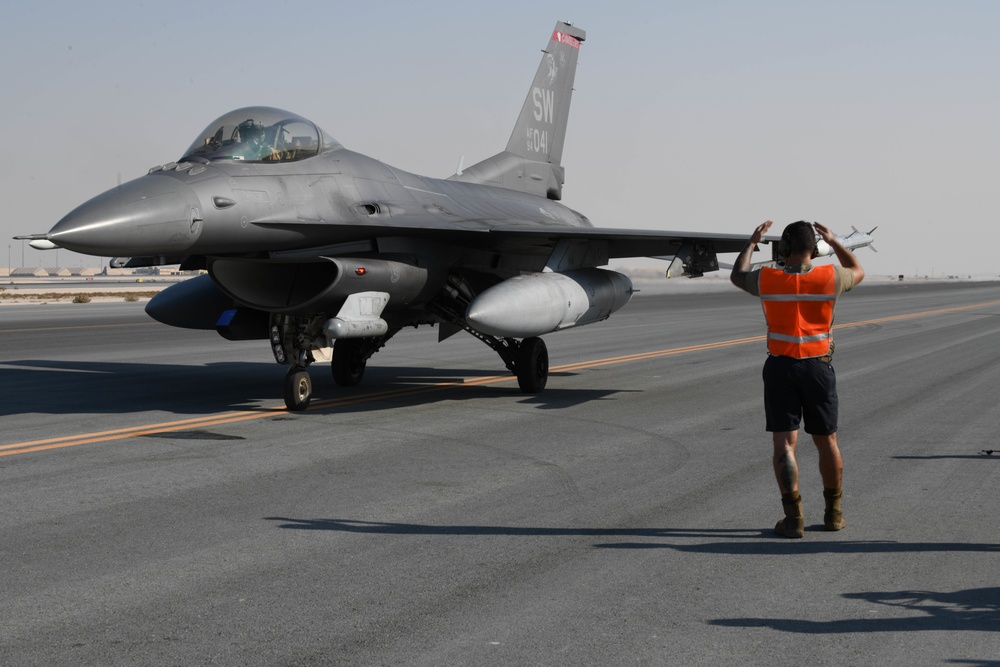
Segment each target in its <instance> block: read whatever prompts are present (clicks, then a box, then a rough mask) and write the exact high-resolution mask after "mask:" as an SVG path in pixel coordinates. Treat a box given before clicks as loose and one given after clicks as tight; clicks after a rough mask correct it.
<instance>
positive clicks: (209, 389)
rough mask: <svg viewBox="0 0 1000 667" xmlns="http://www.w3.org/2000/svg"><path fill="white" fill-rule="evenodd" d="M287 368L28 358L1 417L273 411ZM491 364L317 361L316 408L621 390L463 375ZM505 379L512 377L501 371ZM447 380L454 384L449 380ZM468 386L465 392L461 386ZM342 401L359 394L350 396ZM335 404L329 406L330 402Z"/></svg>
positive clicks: (2, 399) (542, 400)
mask: <svg viewBox="0 0 1000 667" xmlns="http://www.w3.org/2000/svg"><path fill="white" fill-rule="evenodd" d="M285 372H286V370H285V367H283V366H278V365H277V364H273V363H255V362H219V363H213V364H206V365H198V366H191V365H181V364H152V363H150V364H137V363H114V362H83V361H51V360H37V359H24V360H14V361H4V362H3V363H2V371H0V373H2V375H3V383H2V385H0V416H7V415H18V414H26V413H39V414H94V413H96V414H123V413H135V412H143V411H150V410H156V411H167V412H170V413H175V414H185V415H187V414H194V415H203V414H205V415H207V414H214V413H217V412H224V411H230V410H251V411H253V410H271V409H273V408H275V407H281V406H283V402H282V391H283V381H284V377H285ZM490 374H491V372H490V370H484V369H481V368H479V369H440V368H414V367H400V368H391V367H369V368H368V371H367V372H366V374H365V379H364V382H363V383H362V384H361V386H358V387H338V386H337V385H336V384H334V382H333V379H332V377H331V375H330V370H329V367H328V366H326V365H324V364H315V365H314V366H313V367H312V369H311V375H312V378H313V387H314V394H313V401H314V403H313V405H314V406H315V407H316V408H317V409H316V410H315V411H314V410H310V411H309V412H305V413H299V414H303V415H308V414H310V413H312V412H320V413H329V412H334V411H335V412H339V413H354V412H369V411H373V410H383V409H391V408H394V407H399V406H400V405H406V406H414V405H422V404H433V403H435V402H438V401H441V400H450V401H454V400H468V399H474V398H483V397H488V396H497V395H513V396H518V397H521V399H522V401H523V402H526V403H531V404H535V405H537V406H538V407H540V408H543V409H561V408H567V407H571V406H574V405H579V404H582V403H587V402H590V401H595V400H603V399H608V398H611V397H613V395H614V394H616V393H620V392H619V390H607V391H604V390H574V389H560V388H558V387H553V386H552V383H551V379H552V378H558V377H560V376H567V377H568V376H572V375H574V373H553V374H552V375H551V376H550V384H549V388H548V389H546V390H545V391H544V392H542V393H541V394H533V395H527V394H522V393H521V392H520V390H519V389H518V387H517V383H516V381H514V380H511V382H505V383H497V384H491V385H484V386H478V385H462V384H461V380H462V379H463V378H470V377H484V376H489V375H490ZM495 374H496V375H497V377H507V374H506V372H500V371H496V372H495ZM441 385H447V386H441ZM458 390H461V391H458ZM342 399H353V400H352V401H351V402H349V403H348V402H346V401H345V402H343V403H341V402H340V400H342ZM325 403H329V406H325V405H324V404H325Z"/></svg>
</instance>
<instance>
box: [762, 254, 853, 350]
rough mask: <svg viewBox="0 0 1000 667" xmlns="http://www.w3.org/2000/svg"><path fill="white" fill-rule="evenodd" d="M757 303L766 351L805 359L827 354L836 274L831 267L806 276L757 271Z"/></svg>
mask: <svg viewBox="0 0 1000 667" xmlns="http://www.w3.org/2000/svg"><path fill="white" fill-rule="evenodd" d="M759 287H760V300H761V305H763V307H764V318H765V319H766V320H767V351H768V352H770V353H771V354H773V355H776V356H782V357H795V358H796V359H808V358H810V357H822V356H824V355H826V354H829V352H830V341H831V340H832V339H833V333H832V331H831V330H832V329H833V307H834V305H835V304H836V302H837V274H836V271H835V267H834V266H833V265H832V264H826V265H824V266H814V267H813V268H812V269H810V270H809V271H807V272H806V273H785V272H784V271H783V270H781V269H773V268H770V267H766V268H763V269H761V270H760V283H759Z"/></svg>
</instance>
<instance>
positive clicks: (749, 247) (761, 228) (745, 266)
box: [729, 220, 774, 289]
mask: <svg viewBox="0 0 1000 667" xmlns="http://www.w3.org/2000/svg"><path fill="white" fill-rule="evenodd" d="M773 224H774V223H773V222H772V221H770V220H768V221H767V222H762V223H761V224H759V225H757V228H756V229H755V230H753V234H751V235H750V240H749V241H748V242H747V244H746V245H745V246H743V250H741V251H740V254H739V257H737V258H736V263H735V264H734V265H733V271H732V273H730V274H729V280H730V281H731V282H732V283H733V284H734V285H736V286H737V287H739V288H740V289H746V287H745V284H746V277H747V274H748V273H750V256H751V255H752V254H753V249H754V247H755V246H756V245H757V244H758V243H760V240H761V239H762V238H764V234H765V233H766V232H767V230H768V229H770V228H771V225H773Z"/></svg>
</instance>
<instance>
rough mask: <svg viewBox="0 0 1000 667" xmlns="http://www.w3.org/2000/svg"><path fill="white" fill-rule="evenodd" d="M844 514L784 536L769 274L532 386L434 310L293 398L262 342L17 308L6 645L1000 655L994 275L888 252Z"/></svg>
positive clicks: (865, 355) (589, 342) (810, 492)
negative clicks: (296, 407)
mask: <svg viewBox="0 0 1000 667" xmlns="http://www.w3.org/2000/svg"><path fill="white" fill-rule="evenodd" d="M837 325H838V328H837V329H836V332H835V338H836V341H837V354H836V357H835V360H834V366H835V367H836V370H837V375H838V382H839V386H840V395H841V430H840V434H839V435H840V442H841V446H842V449H843V453H844V459H845V475H844V480H845V481H844V514H845V517H846V519H847V524H848V525H847V528H846V530H844V531H841V532H836V533H827V532H825V531H823V530H822V510H823V500H822V493H821V492H822V488H821V483H820V479H819V473H818V470H817V468H816V455H815V451H814V449H813V448H812V447H811V445H810V444H809V443H808V441H806V440H803V441H802V442H801V444H800V447H799V449H800V454H799V465H800V471H801V472H800V482H801V486H802V494H803V497H804V503H805V512H806V525H807V530H806V536H805V538H804V539H802V540H784V539H781V538H776V537H774V536H773V534H772V531H771V529H772V528H773V526H774V523H775V521H776V520H777V519H778V518H779V517H780V516H781V505H780V501H779V495H778V492H777V488H776V485H775V482H774V479H773V473H772V471H771V463H770V439H769V436H768V434H766V433H765V432H764V424H763V411H762V405H761V402H762V399H761V380H760V368H761V365H762V363H763V360H764V350H765V347H764V342H763V337H762V334H763V332H764V329H763V317H762V314H761V309H760V304H759V302H757V301H755V300H754V299H753V298H751V297H749V296H746V295H744V294H742V293H740V292H738V291H736V290H735V289H731V288H725V287H724V286H723V287H722V288H718V289H714V288H713V289H705V290H701V291H697V290H696V291H691V290H679V291H677V292H672V291H670V290H669V289H668V290H666V291H665V292H664V291H661V292H660V293H640V294H639V295H637V296H636V297H635V298H634V299H633V301H632V303H630V304H629V305H628V306H626V308H624V309H623V310H622V311H620V312H619V313H617V314H616V315H615V316H613V317H612V318H611V319H610V320H609V321H607V322H604V323H600V324H595V325H591V326H587V327H582V328H580V329H579V330H569V331H565V332H561V333H557V334H553V335H549V336H546V341H547V342H548V347H549V354H550V363H551V376H550V378H549V384H548V388H547V389H546V390H545V391H544V392H543V393H542V394H539V395H534V396H529V395H524V394H521V393H520V392H519V391H518V389H517V383H516V380H514V379H513V378H512V377H510V376H509V375H508V374H506V373H505V372H504V371H503V366H502V363H501V362H500V360H499V358H498V357H496V355H495V354H494V353H493V352H492V351H491V350H489V349H488V348H487V347H486V346H484V345H482V344H481V343H479V342H478V341H476V340H474V339H472V338H471V337H469V336H466V335H464V334H463V335H459V336H455V337H453V338H451V339H449V340H447V341H445V342H443V343H438V342H437V331H436V330H435V329H429V328H425V329H420V330H409V331H406V332H403V333H401V334H400V335H399V336H398V337H397V338H395V339H394V340H393V341H391V342H390V344H389V345H388V346H387V347H386V348H385V349H384V350H383V351H382V352H380V353H379V354H377V355H376V356H375V357H374V358H373V359H372V361H371V362H370V364H369V368H368V372H367V374H366V376H365V380H364V382H363V383H362V385H361V386H359V387H356V388H353V389H350V390H348V389H343V388H338V387H336V386H335V385H334V383H333V380H332V378H331V376H330V371H329V368H328V367H323V366H322V365H320V364H317V365H314V366H313V368H312V372H313V379H314V386H315V390H314V391H315V395H314V409H310V410H308V411H305V412H301V413H294V414H293V413H288V412H286V411H285V410H284V409H283V402H282V400H281V390H282V379H283V377H284V368H283V367H281V366H278V365H277V364H275V363H274V362H273V360H272V359H271V356H270V352H269V350H268V346H267V343H266V342H265V341H258V342H254V341H250V342H240V343H230V342H228V341H225V340H223V339H222V338H220V337H219V336H217V335H215V334H214V333H212V332H199V331H183V330H177V329H170V328H168V327H165V326H163V325H160V324H158V323H155V322H152V321H151V320H149V319H148V318H147V317H146V316H145V315H144V313H143V311H142V304H141V303H140V304H135V303H124V302H122V303H89V304H58V305H47V306H46V305H23V306H21V305H9V306H3V307H2V308H0V399H2V400H0V480H2V483H0V507H2V510H3V511H2V512H0V561H2V562H3V564H4V567H3V568H2V569H0V608H2V609H3V613H2V615H0V664H2V665H138V664H143V665H210V664H211V665H327V664H344V665H629V664H636V665H741V666H742V665H747V664H772V665H793V664H795V665H804V664H808V665H845V664H847V665H861V664H864V665H868V664H884V665H904V664H905V665H912V664H923V665H955V664H960V665H978V666H986V665H993V666H997V665H1000V584H998V583H997V574H998V573H1000V534H998V513H1000V494H998V493H997V480H998V478H1000V451H996V450H1000V444H998V442H997V440H998V439H997V435H996V434H997V430H998V427H1000V406H998V401H997V393H998V389H1000V344H998V343H997V341H998V340H1000V284H998V283H926V284H906V283H904V284H889V283H883V284H878V283H871V284H868V283H866V284H864V285H862V286H860V287H859V288H858V289H856V290H855V291H854V292H852V293H850V294H847V295H845V296H844V297H843V299H842V301H841V303H840V305H839V306H838V308H837Z"/></svg>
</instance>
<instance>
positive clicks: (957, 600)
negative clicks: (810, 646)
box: [709, 588, 1000, 665]
mask: <svg viewBox="0 0 1000 667" xmlns="http://www.w3.org/2000/svg"><path fill="white" fill-rule="evenodd" d="M842 597H844V598H847V599H851V600H865V601H866V602H869V603H871V604H879V605H885V606H889V607H896V608H899V609H905V610H907V611H911V612H913V615H908V616H905V617H896V618H877V617H875V618H851V619H843V620H836V621H807V620H803V619H799V618H726V619H714V620H710V621H709V624H711V625H716V626H720V627H729V628H770V629H772V630H778V631H780V632H794V633H804V634H833V633H855V632H857V633H864V634H871V633H875V632H926V631H937V632H941V631H945V632H952V631H956V630H964V631H967V632H969V631H972V632H998V631H1000V588H970V589H968V590H963V591H955V592H953V593H946V592H935V591H894V592H882V591H876V592H869V593H845V594H843V596H842ZM917 614H920V615H917ZM953 662H960V663H961V664H971V665H1000V661H996V660H985V661H983V660H968V661H953Z"/></svg>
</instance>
